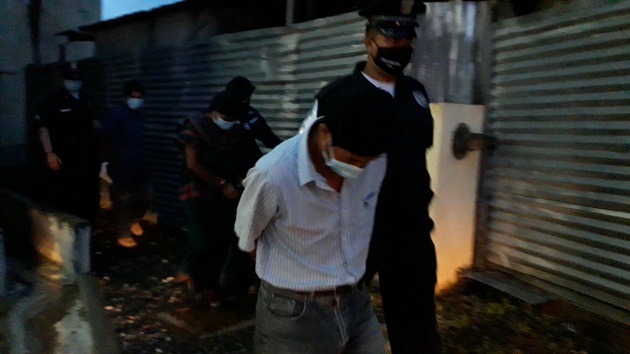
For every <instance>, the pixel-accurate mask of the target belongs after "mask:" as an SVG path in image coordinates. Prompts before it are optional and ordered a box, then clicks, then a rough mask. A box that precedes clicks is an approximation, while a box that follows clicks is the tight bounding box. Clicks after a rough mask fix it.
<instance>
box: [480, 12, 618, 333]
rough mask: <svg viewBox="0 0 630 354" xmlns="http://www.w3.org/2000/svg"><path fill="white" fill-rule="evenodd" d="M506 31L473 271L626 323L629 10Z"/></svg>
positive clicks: (569, 15)
mask: <svg viewBox="0 0 630 354" xmlns="http://www.w3.org/2000/svg"><path fill="white" fill-rule="evenodd" d="M600 2H601V3H602V5H601V6H592V7H590V8H580V7H579V6H578V5H577V4H576V5H575V6H572V7H571V8H570V9H571V11H566V10H560V11H550V12H545V13H540V14H537V15H535V16H530V17H525V18H521V19H514V20H509V21H505V22H502V23H500V24H499V25H498V27H497V28H496V29H495V32H494V50H495V66H494V70H495V73H494V78H493V86H494V87H493V90H492V96H493V97H492V100H491V103H490V105H489V108H490V110H489V116H488V120H487V132H488V133H490V134H492V135H494V136H496V137H497V138H498V139H499V142H500V143H499V147H498V148H497V149H496V151H495V152H494V153H492V154H490V156H489V157H488V158H487V160H486V161H485V163H486V168H485V171H484V173H483V180H484V185H483V187H482V189H481V193H480V201H481V203H482V204H481V206H482V208H481V210H482V213H481V216H482V219H481V220H480V225H482V226H481V227H482V228H485V230H482V231H483V232H481V233H480V235H481V236H483V238H481V239H480V242H479V243H478V248H477V251H478V253H477V256H478V257H477V258H476V260H477V262H478V264H479V265H482V266H484V267H486V268H490V269H494V270H500V271H505V272H508V273H511V274H515V275H517V276H518V277H519V278H521V279H522V280H525V281H527V282H530V283H532V284H535V285H537V286H539V287H541V288H544V289H547V290H549V291H551V292H553V293H556V294H559V295H561V296H563V297H565V298H568V299H570V300H572V301H575V302H576V303H578V304H580V305H582V306H584V307H587V308H589V309H590V310H593V311H596V312H600V313H603V314H606V315H608V316H612V317H614V318H616V319H618V320H620V321H622V322H624V323H627V324H628V323H630V317H629V313H630V42H629V41H628V38H629V37H628V34H629V33H630V1H621V2H619V1H617V2H616V4H612V3H613V2H611V1H603V2H602V1H600Z"/></svg>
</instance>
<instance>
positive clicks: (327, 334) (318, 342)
mask: <svg viewBox="0 0 630 354" xmlns="http://www.w3.org/2000/svg"><path fill="white" fill-rule="evenodd" d="M254 339H255V342H256V352H257V353H261V354H262V353H264V354H338V353H344V354H386V353H387V350H386V347H385V338H384V337H383V333H382V331H381V326H380V324H379V323H378V320H377V319H376V316H375V315H374V312H373V310H372V304H371V300H370V293H369V291H368V289H367V288H366V287H365V286H358V287H354V288H353V289H352V290H351V291H350V292H348V293H346V294H343V295H331V296H313V295H302V294H297V293H295V292H292V291H290V290H284V289H278V288H275V287H273V286H271V285H270V284H268V283H267V282H265V281H262V284H261V287H260V292H259V293H258V303H257V304H256V333H255V336H254Z"/></svg>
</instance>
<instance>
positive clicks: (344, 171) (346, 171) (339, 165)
mask: <svg viewBox="0 0 630 354" xmlns="http://www.w3.org/2000/svg"><path fill="white" fill-rule="evenodd" d="M323 155H324V162H325V163H326V166H328V167H330V169H331V170H333V172H335V173H336V174H338V175H339V176H341V177H343V178H351V179H352V178H357V177H359V175H360V174H361V172H363V169H362V168H360V167H357V166H355V165H351V164H349V163H346V162H342V161H339V160H337V159H335V155H334V153H333V149H332V145H329V149H328V153H326V152H324V153H323Z"/></svg>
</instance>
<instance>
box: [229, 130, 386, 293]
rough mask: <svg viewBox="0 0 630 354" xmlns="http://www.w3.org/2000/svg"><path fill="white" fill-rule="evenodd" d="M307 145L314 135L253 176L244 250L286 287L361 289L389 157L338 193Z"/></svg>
mask: <svg viewBox="0 0 630 354" xmlns="http://www.w3.org/2000/svg"><path fill="white" fill-rule="evenodd" d="M307 143H308V134H300V135H297V136H295V137H293V138H291V139H289V140H287V141H285V142H283V143H282V144H280V145H278V146H277V147H276V148H275V149H274V150H272V151H271V152H270V153H268V154H267V155H265V156H263V157H262V158H261V159H260V160H259V161H258V163H257V164H256V166H255V167H254V168H252V169H251V170H250V171H249V173H248V174H247V178H246V179H245V181H243V184H244V185H245V191H244V192H243V196H242V197H241V201H240V203H239V205H238V211H237V215H236V225H235V231H236V235H237V236H238V237H239V247H240V248H241V249H242V250H243V251H247V252H249V251H252V250H253V249H254V248H255V247H256V248H257V252H256V273H257V274H258V276H259V277H260V278H261V279H263V280H265V281H267V282H269V283H270V284H272V285H274V286H276V287H279V288H285V289H291V290H297V291H313V290H322V289H330V288H333V287H336V286H340V285H346V284H355V283H357V282H358V281H359V280H360V279H361V277H362V276H363V273H365V261H366V258H367V253H368V248H369V244H370V237H371V235H372V226H373V224H374V212H375V207H376V202H377V198H378V192H379V189H380V186H381V182H382V181H383V177H384V175H385V167H386V158H385V157H384V156H383V157H381V158H378V159H377V160H374V161H372V162H370V163H369V164H368V165H367V166H366V167H365V169H364V171H363V172H362V173H361V174H360V175H359V177H358V178H356V179H346V180H345V181H344V183H343V187H342V189H341V192H340V193H337V192H336V191H335V190H334V189H332V188H331V187H330V186H329V185H328V184H327V183H326V180H325V179H324V177H323V176H321V175H320V174H319V173H317V172H316V171H315V168H314V166H313V164H312V162H311V159H310V156H309V154H308V147H307ZM256 239H258V244H257V246H256V243H255V240H256Z"/></svg>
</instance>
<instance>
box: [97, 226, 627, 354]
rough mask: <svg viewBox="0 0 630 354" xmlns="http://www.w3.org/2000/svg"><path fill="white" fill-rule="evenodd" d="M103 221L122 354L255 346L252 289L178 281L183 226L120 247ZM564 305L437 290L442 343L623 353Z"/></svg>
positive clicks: (461, 289) (619, 335)
mask: <svg viewBox="0 0 630 354" xmlns="http://www.w3.org/2000/svg"><path fill="white" fill-rule="evenodd" d="M110 225H111V224H110V223H109V222H108V215H107V214H104V218H103V219H101V220H100V221H99V223H98V225H97V226H96V228H95V231H94V235H93V237H92V269H93V274H94V275H95V276H96V277H98V278H99V279H100V288H101V290H102V291H103V294H104V299H105V300H104V304H103V306H104V307H105V310H106V311H107V313H108V315H109V317H110V318H111V319H112V321H113V323H114V326H115V329H116V331H117V333H118V336H119V339H120V343H121V347H122V351H123V353H130V354H131V353H133V354H139V353H217V354H231V353H254V351H253V341H252V335H253V331H254V328H253V321H252V320H253V309H254V303H255V298H254V297H253V296H247V295H242V296H238V297H233V298H231V299H227V300H226V301H225V303H224V304H223V306H222V307H220V308H211V307H210V306H209V305H208V304H207V303H206V302H204V301H202V300H199V299H195V298H194V297H191V296H190V295H189V293H188V291H187V290H186V287H185V286H184V285H183V284H177V283H175V281H174V279H173V277H174V276H175V274H176V271H177V269H178V265H179V264H180V262H181V260H182V259H183V256H184V252H185V247H186V238H185V234H184V233H183V232H182V231H180V230H176V229H169V228H165V227H160V226H158V225H148V224H146V223H145V224H144V226H145V234H144V235H143V236H141V237H138V238H136V240H137V242H138V247H136V248H133V249H124V248H121V247H120V246H117V245H116V243H115V236H114V230H113V229H111V227H110ZM374 291H375V292H374V306H375V311H376V312H377V316H378V317H379V320H380V321H381V322H382V321H383V316H382V308H381V306H380V299H379V296H378V292H377V289H374ZM566 306H568V305H566V304H551V305H547V306H545V307H533V306H529V305H527V304H524V303H521V302H519V301H517V300H515V299H512V298H510V297H509V296H507V295H505V294H502V293H499V292H497V291H495V290H493V289H489V288H487V287H485V286H482V285H479V284H476V283H472V282H469V281H465V280H462V281H461V282H460V283H459V284H457V285H456V286H454V287H453V288H452V289H450V290H448V291H446V292H444V293H443V294H441V295H440V296H438V298H437V307H438V312H439V316H438V321H439V324H440V331H441V333H442V335H443V339H444V349H445V350H444V352H445V353H462V354H464V353H479V354H493V353H497V354H499V353H514V354H516V353H520V354H526V353H532V354H534V353H536V354H540V353H580V354H582V353H594V354H625V353H630V351H628V349H627V348H630V342H629V341H630V340H629V339H628V338H629V337H630V335H629V334H630V329H629V328H628V327H624V326H620V325H615V324H612V323H609V322H607V321H605V320H600V319H598V318H597V317H595V316H593V315H591V314H588V313H584V315H575V316H566V314H567V313H582V312H580V311H577V312H576V310H575V309H574V308H573V307H566ZM383 329H384V332H386V331H385V327H384V326H383Z"/></svg>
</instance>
